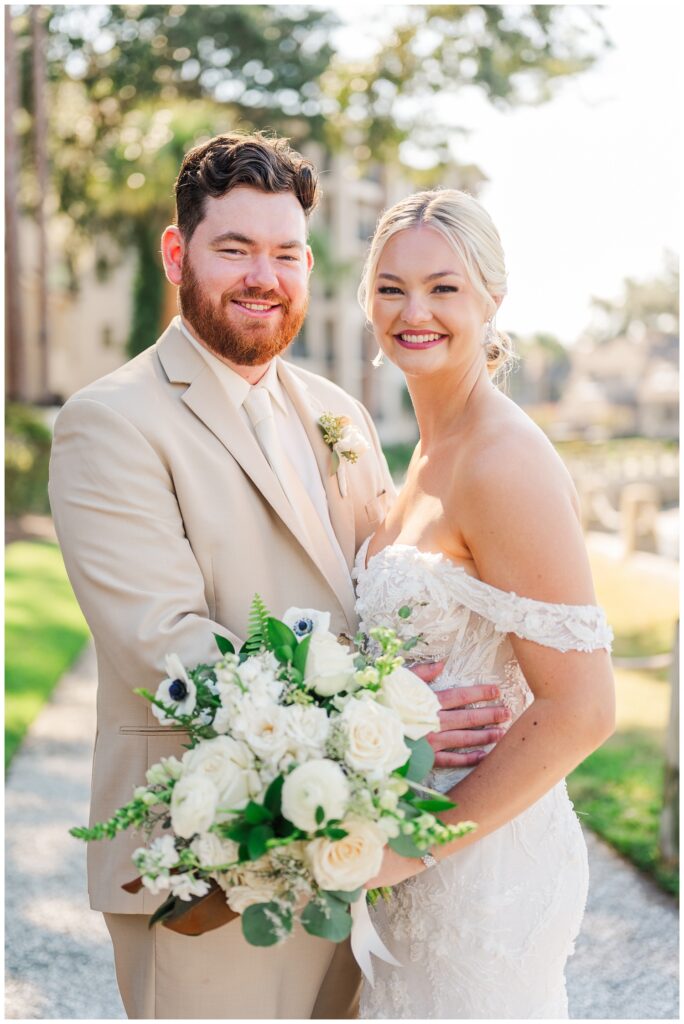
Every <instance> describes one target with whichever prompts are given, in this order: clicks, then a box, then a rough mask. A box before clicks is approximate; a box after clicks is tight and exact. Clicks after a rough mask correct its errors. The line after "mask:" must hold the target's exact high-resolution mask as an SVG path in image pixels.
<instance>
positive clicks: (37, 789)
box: [5, 647, 679, 1020]
mask: <svg viewBox="0 0 684 1024" xmlns="http://www.w3.org/2000/svg"><path fill="white" fill-rule="evenodd" d="M94 697H95V658H94V654H93V650H92V647H88V648H87V649H86V652H85V653H84V655H83V656H82V657H81V658H80V659H79V661H78V663H77V664H76V666H75V667H74V669H73V670H72V671H71V672H70V673H68V674H67V675H66V676H65V677H64V679H63V680H62V682H61V683H60V685H59V686H58V687H57V689H56V691H55V694H54V697H53V699H52V700H51V702H50V703H49V704H48V705H46V707H45V708H44V709H43V711H42V713H41V715H40V716H39V718H38V719H37V720H36V722H35V724H34V725H33V727H32V729H31V731H30V734H29V736H28V738H27V740H26V742H25V743H24V745H23V747H22V749H21V751H20V752H19V753H18V754H17V755H16V757H15V759H14V762H13V764H12V768H11V771H10V775H9V780H8V786H7V798H6V846H7V850H6V891H7V909H6V943H7V951H6V960H5V963H6V971H7V996H6V1016H7V1018H8V1019H11V1020H17V1019H20V1020H25V1019H32V1020H36V1019H37V1020H119V1019H125V1014H124V1011H123V1007H122V1005H121V1000H120V999H119V994H118V991H117V988H116V982H115V979H114V967H113V959H112V954H111V949H110V944H109V936H108V933H107V931H106V929H105V926H104V923H103V921H102V918H101V917H100V915H99V914H96V913H93V912H92V911H91V910H89V908H88V899H87V894H86V887H85V846H84V844H82V843H78V842H77V841H76V840H75V839H72V838H71V837H70V836H69V835H68V833H67V829H68V828H69V826H70V825H73V824H79V823H85V822H86V820H87V807H88V795H89V785H90V759H91V754H92V741H93V737H94V735H95V710H94ZM587 842H588V844H589V861H590V868H591V887H590V894H589V906H588V909H587V914H586V917H585V920H584V926H583V929H582V934H581V935H580V938H579V939H578V942H577V951H576V953H575V956H574V957H573V958H572V959H571V960H570V962H569V965H568V972H567V975H568V989H569V993H570V1013H571V1017H573V1018H574V1019H587V1020H597V1019H602V1020H603V1019H609V1020H615V1019H631V1020H653V1019H656V1020H677V1019H679V1004H678V981H677V967H678V915H677V907H676V904H675V901H674V900H673V899H671V898H669V897H667V896H666V895H664V894H663V893H661V892H660V890H659V889H657V888H656V887H655V886H654V885H653V884H652V883H651V882H650V881H649V880H648V879H647V878H644V877H643V876H642V875H641V874H639V872H637V871H636V870H635V869H634V868H632V867H631V865H629V864H628V863H626V862H625V861H624V860H623V859H622V858H621V857H619V856H618V855H617V854H616V853H614V852H613V850H612V849H610V847H608V846H606V845H605V844H604V843H602V842H600V841H599V840H598V839H597V838H596V837H595V836H594V835H592V834H591V833H587ZM36 854H38V856H36Z"/></svg>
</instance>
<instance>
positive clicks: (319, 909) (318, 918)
mask: <svg viewBox="0 0 684 1024" xmlns="http://www.w3.org/2000/svg"><path fill="white" fill-rule="evenodd" d="M300 920H301V922H302V926H303V927H304V928H305V930H306V931H307V932H308V933H309V935H317V936H318V937H319V938H321V939H328V940H329V941H330V942H342V941H343V940H344V939H346V938H347V937H348V935H349V933H350V932H351V927H352V919H351V914H350V912H349V905H348V904H347V903H343V902H342V901H341V900H338V899H335V897H334V896H332V895H330V894H329V893H326V892H322V893H321V894H320V896H318V897H316V899H313V900H311V901H310V902H309V903H307V905H306V907H305V908H304V910H303V911H302V914H301V918H300Z"/></svg>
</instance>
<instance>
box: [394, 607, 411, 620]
mask: <svg viewBox="0 0 684 1024" xmlns="http://www.w3.org/2000/svg"><path fill="white" fill-rule="evenodd" d="M412 611H413V609H412V608H411V607H410V606H409V605H407V604H405V605H403V607H401V608H400V609H399V611H398V612H397V615H398V616H399V618H400V619H408V617H409V615H410V614H411V612H412Z"/></svg>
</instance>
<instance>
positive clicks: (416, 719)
mask: <svg viewBox="0 0 684 1024" xmlns="http://www.w3.org/2000/svg"><path fill="white" fill-rule="evenodd" d="M376 699H377V701H378V702H379V703H380V704H384V705H385V707H388V708H391V709H392V711H395V712H396V713H397V714H398V715H399V718H400V719H401V721H402V724H403V726H404V735H405V736H408V737H409V738H410V739H412V740H419V739H421V737H423V736H427V734H428V733H429V732H438V731H439V709H440V706H441V705H440V703H439V700H438V699H437V695H436V694H435V693H433V692H432V690H431V689H430V687H429V686H428V685H427V683H424V682H423V681H422V679H419V678H418V676H417V675H415V674H414V673H413V672H410V671H409V670H408V669H407V668H404V667H403V666H401V667H400V668H396V669H395V670H394V672H392V674H391V675H389V676H386V677H385V679H383V681H382V687H381V689H380V692H379V693H378V695H377V698H376Z"/></svg>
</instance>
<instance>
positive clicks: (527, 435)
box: [460, 394, 579, 511]
mask: <svg viewBox="0 0 684 1024" xmlns="http://www.w3.org/2000/svg"><path fill="white" fill-rule="evenodd" d="M460 470H461V473H460V475H461V483H462V484H463V485H465V486H466V488H467V493H468V496H469V501H468V504H469V505H472V506H474V507H475V508H477V506H479V505H480V503H481V501H485V502H490V501H492V500H494V501H497V499H500V500H501V501H503V502H504V503H505V504H509V503H510V502H511V501H520V502H522V503H523V504H525V502H526V500H534V502H535V503H536V505H537V506H538V504H539V501H540V500H543V498H544V496H545V495H548V496H549V497H550V498H554V497H555V499H562V500H564V501H566V502H567V501H568V500H570V503H571V505H572V507H573V508H574V509H575V511H579V503H578V499H577V492H576V490H575V487H574V484H573V482H572V478H571V477H570V474H569V473H568V470H567V468H566V466H565V464H564V463H563V461H562V459H561V458H560V456H559V455H558V453H557V451H556V450H555V448H554V447H553V445H552V443H551V442H550V441H549V439H548V437H547V436H546V434H544V432H543V431H542V430H541V429H540V428H539V427H538V426H537V424H536V423H535V422H534V421H533V420H532V419H530V417H529V416H528V415H527V413H525V412H523V410H522V409H520V408H519V406H517V405H516V404H515V403H514V402H512V401H511V400H510V399H509V398H507V397H506V396H505V395H500V394H499V395H497V396H496V401H494V402H492V403H490V405H489V407H488V408H487V409H486V410H485V412H484V414H483V415H481V416H479V417H478V419H477V421H476V423H475V424H474V426H473V430H472V432H471V435H470V438H469V443H468V450H467V455H466V457H465V458H464V459H462V460H461V465H460ZM497 503H498V501H497ZM553 503H554V502H553V501H552V504H553Z"/></svg>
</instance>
